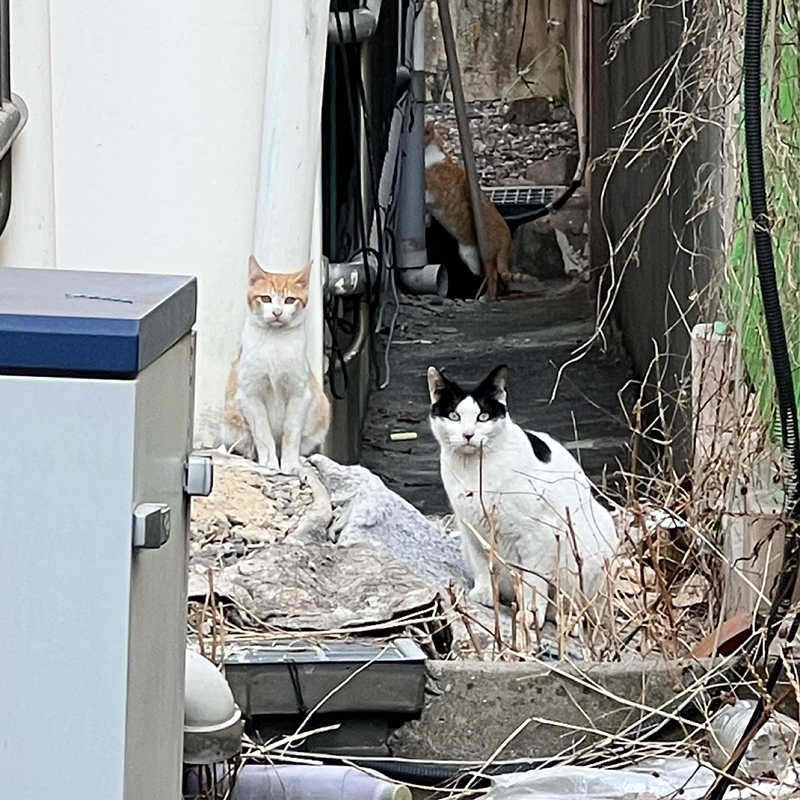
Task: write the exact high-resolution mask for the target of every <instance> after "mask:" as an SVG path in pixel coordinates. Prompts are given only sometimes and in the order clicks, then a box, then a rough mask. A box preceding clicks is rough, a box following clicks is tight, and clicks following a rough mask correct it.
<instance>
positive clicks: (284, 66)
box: [242, 0, 328, 376]
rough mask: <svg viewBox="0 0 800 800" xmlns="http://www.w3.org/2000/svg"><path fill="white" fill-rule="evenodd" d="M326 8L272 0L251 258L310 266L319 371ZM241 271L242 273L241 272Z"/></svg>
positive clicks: (266, 264) (313, 345)
mask: <svg viewBox="0 0 800 800" xmlns="http://www.w3.org/2000/svg"><path fill="white" fill-rule="evenodd" d="M327 40H328V3H327V2H322V1H321V0H273V3H272V23H271V32H270V44H269V62H268V65H267V85H266V94H265V100H264V132H263V141H262V149H261V171H260V174H259V186H258V204H257V207H256V223H255V236H254V242H253V252H254V255H255V257H256V258H257V259H258V261H259V263H260V264H261V265H262V267H263V268H264V269H266V270H269V271H273V272H294V271H296V270H298V269H300V267H302V266H303V265H304V264H305V263H307V262H308V261H309V260H311V261H313V262H314V270H313V272H312V281H313V283H312V298H311V305H310V308H309V311H310V312H311V314H310V319H309V326H308V333H309V337H308V340H309V353H308V354H309V359H310V360H311V361H312V368H313V369H314V371H315V372H316V373H317V375H318V376H319V375H321V372H322V303H321V294H322V279H321V269H320V261H321V257H322V252H321V242H322V239H321V236H320V235H319V231H318V230H317V229H318V228H319V227H320V226H321V223H322V217H321V214H315V208H317V207H318V202H319V191H320V189H319V175H320V172H319V170H320V162H321V158H320V156H321V146H322V142H321V122H322V90H323V79H324V76H325V53H326V49H327ZM242 269H243V270H244V269H245V267H244V266H242Z"/></svg>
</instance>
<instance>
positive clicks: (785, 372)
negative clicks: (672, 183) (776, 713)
mask: <svg viewBox="0 0 800 800" xmlns="http://www.w3.org/2000/svg"><path fill="white" fill-rule="evenodd" d="M763 13H764V8H763V0H748V1H747V15H746V18H745V33H744V65H743V71H744V127H745V150H746V157H747V178H748V180H747V182H748V188H749V193H750V211H751V214H752V217H753V238H754V244H755V254H756V263H757V265H758V280H759V284H760V287H761V302H762V306H763V309H764V318H765V320H766V324H767V335H768V337H769V344H770V352H771V355H772V368H773V372H774V374H775V388H776V392H777V395H778V409H779V415H780V421H781V443H782V445H783V452H784V456H785V458H786V461H787V463H788V467H789V475H788V478H787V493H786V494H787V498H788V503H787V516H788V525H787V528H786V538H785V543H784V549H783V561H782V564H781V570H780V573H779V575H778V580H777V584H776V586H775V591H774V592H773V596H772V602H771V604H770V610H769V617H768V619H767V624H766V628H765V631H764V636H763V639H762V641H761V643H760V650H761V655H762V656H763V658H764V660H765V662H766V659H767V656H768V654H769V645H770V643H771V642H772V640H773V639H774V637H775V634H776V633H777V629H778V626H779V624H780V622H781V621H782V620H783V619H784V618H785V617H786V613H787V612H788V610H789V608H790V606H791V600H792V594H793V592H794V587H795V584H796V582H797V569H798V564H799V563H800V538H799V537H798V527H797V524H796V523H797V520H798V512H800V481H798V477H799V476H798V470H800V436H799V435H798V421H797V403H796V399H795V393H794V381H793V379H792V368H791V361H790V359H789V350H788V347H787V344H786V332H785V329H784V325H783V314H782V312H781V303H780V295H779V292H778V280H777V276H776V273H775V260H774V256H773V252H772V237H771V235H770V218H769V211H768V207H767V187H766V179H765V175H764V149H763V143H762V141H761V26H762V17H763ZM799 627H800V615H798V616H795V618H794V619H793V620H792V624H791V626H790V629H789V634H788V637H787V642H789V643H791V642H792V641H793V640H794V638H795V636H796V635H797V632H798V628H799ZM782 671H783V660H782V659H781V658H778V659H777V660H776V661H775V663H774V664H773V666H772V669H771V670H770V672H769V677H768V679H767V683H766V687H765V688H766V695H767V697H769V698H770V699H771V698H772V694H773V692H774V690H775V686H776V685H777V683H778V680H779V679H780V676H781V673H782ZM764 709H765V700H764V696H763V695H759V698H758V702H757V703H756V707H755V709H754V710H753V714H752V716H751V717H750V720H749V722H748V723H747V728H746V729H745V731H744V734H743V735H742V738H741V740H740V741H741V742H744V741H745V740H746V739H747V738H748V737H749V736H750V735H751V734H752V732H753V731H754V730H755V729H756V728H757V727H758V726H760V724H762V720H763V719H764ZM743 756H744V751H743V752H741V753H740V754H739V755H738V757H736V758H734V759H733V761H732V762H731V763H730V764H729V765H728V767H727V768H726V770H725V773H724V774H722V775H720V776H719V777H718V778H717V780H716V781H715V782H714V785H713V786H712V787H711V789H710V790H709V792H708V793H707V795H706V797H707V798H708V800H722V797H723V795H724V794H725V791H726V790H727V788H728V786H729V785H730V782H731V779H730V777H728V776H730V775H733V774H735V773H736V770H737V769H738V767H739V764H740V763H741V760H742V758H743Z"/></svg>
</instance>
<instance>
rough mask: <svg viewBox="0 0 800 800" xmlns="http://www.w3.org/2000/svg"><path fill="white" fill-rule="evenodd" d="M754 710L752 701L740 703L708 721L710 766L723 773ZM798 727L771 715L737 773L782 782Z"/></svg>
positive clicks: (799, 733)
mask: <svg viewBox="0 0 800 800" xmlns="http://www.w3.org/2000/svg"><path fill="white" fill-rule="evenodd" d="M755 707H756V701H755V700H739V701H737V702H736V703H735V704H734V705H732V706H726V707H725V708H723V709H722V710H721V711H720V712H719V713H718V714H717V715H716V716H715V717H714V719H713V720H712V721H711V731H710V733H709V737H708V745H709V751H710V755H711V763H712V764H713V765H714V766H715V767H717V768H719V769H723V768H724V767H725V765H726V764H727V762H728V761H729V760H730V756H731V753H733V751H734V750H735V749H736V746H737V745H738V744H739V742H740V741H741V739H742V736H743V735H744V731H745V728H746V727H747V723H748V722H749V721H750V717H752V715H753V710H754V709H755ZM799 740H800V725H798V723H797V722H796V721H795V720H793V719H792V718H791V717H787V716H786V714H781V713H779V712H775V713H773V714H772V715H771V716H770V718H769V719H768V720H767V721H766V722H765V723H764V725H763V726H762V728H761V730H759V732H758V733H757V734H756V735H755V736H754V737H753V741H751V742H750V744H749V745H748V747H747V750H746V751H745V754H744V757H743V758H742V762H741V765H740V772H741V773H743V774H744V775H746V776H747V777H750V778H760V777H762V776H765V775H769V776H774V777H776V778H782V777H784V775H785V774H786V772H787V771H788V770H789V769H790V768H791V767H792V766H793V764H794V754H795V751H796V749H797V745H798V741H799Z"/></svg>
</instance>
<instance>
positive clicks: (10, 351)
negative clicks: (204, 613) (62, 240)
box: [0, 268, 196, 800]
mask: <svg viewBox="0 0 800 800" xmlns="http://www.w3.org/2000/svg"><path fill="white" fill-rule="evenodd" d="M195 308H196V283H195V280H194V279H193V278H178V277H170V276H154V275H121V274H108V273H97V272H71V271H66V270H27V269H16V268H2V269H0V427H1V428H2V437H1V438H0V441H2V443H3V452H2V458H1V459H0V776H2V777H0V800H12V798H13V800H28V799H30V800H41V799H42V798H45V797H47V798H49V800H79V799H80V800H116V799H117V798H119V800H122V799H123V798H124V799H125V800H162V799H163V800H177V798H179V797H180V781H181V756H182V731H183V684H184V658H185V635H186V610H185V605H186V603H185V595H186V557H187V552H186V542H187V523H188V513H187V512H188V502H187V500H188V498H187V496H186V495H185V493H184V470H185V464H186V460H187V457H188V455H189V451H190V448H191V443H192V411H193V394H194V388H193V381H194V338H193V333H192V326H193V324H194V320H195ZM145 503H155V504H161V510H162V512H163V513H161V514H160V516H158V515H157V517H158V518H157V519H156V518H155V517H153V518H151V522H152V521H153V520H155V521H156V524H155V527H151V532H152V531H156V532H157V531H158V530H159V525H158V523H159V522H160V523H162V529H164V528H163V524H164V523H167V524H168V531H166V530H165V532H167V533H168V538H167V539H166V541H165V542H164V543H163V545H162V546H156V547H152V548H142V547H138V548H134V516H135V514H134V512H135V511H136V509H137V507H139V506H140V505H141V504H145ZM153 544H157V542H156V543H153Z"/></svg>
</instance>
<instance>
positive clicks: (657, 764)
mask: <svg viewBox="0 0 800 800" xmlns="http://www.w3.org/2000/svg"><path fill="white" fill-rule="evenodd" d="M713 782H714V772H713V771H712V770H711V769H709V768H708V767H706V766H703V765H702V764H699V763H698V762H697V761H693V760H691V759H688V758H651V759H647V760H646V761H641V762H640V763H638V764H636V765H635V766H629V767H627V768H626V769H599V768H595V767H576V766H570V765H564V766H558V767H548V768H547V769H538V770H530V771H528V772H518V773H514V774H509V775H499V776H497V777H496V778H494V779H493V781H492V784H493V785H492V789H491V790H490V791H489V793H488V795H486V797H487V800H636V798H643V799H644V798H648V799H649V800H655V799H656V798H666V797H674V796H675V795H676V793H678V792H680V797H681V800H700V798H701V797H702V796H703V795H704V794H705V793H706V791H707V790H708V788H709V787H710V786H711V784H712V783H713Z"/></svg>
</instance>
